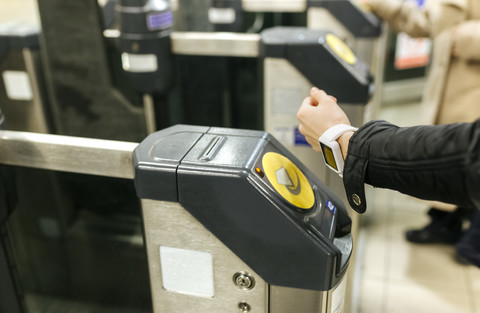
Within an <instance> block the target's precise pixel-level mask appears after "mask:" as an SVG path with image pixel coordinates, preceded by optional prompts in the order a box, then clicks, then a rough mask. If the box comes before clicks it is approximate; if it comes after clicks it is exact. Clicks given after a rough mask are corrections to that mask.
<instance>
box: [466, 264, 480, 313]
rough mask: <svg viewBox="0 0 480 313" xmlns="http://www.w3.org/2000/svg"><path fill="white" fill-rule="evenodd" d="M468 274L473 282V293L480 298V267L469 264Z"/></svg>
mask: <svg viewBox="0 0 480 313" xmlns="http://www.w3.org/2000/svg"><path fill="white" fill-rule="evenodd" d="M467 275H468V279H469V281H470V284H471V291H472V293H473V294H474V295H475V296H478V298H479V299H480V268H478V267H476V266H473V265H470V266H468V269H467ZM479 309H480V303H479Z"/></svg>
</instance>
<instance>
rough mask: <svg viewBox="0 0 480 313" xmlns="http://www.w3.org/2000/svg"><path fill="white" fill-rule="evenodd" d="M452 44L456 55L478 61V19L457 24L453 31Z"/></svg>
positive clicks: (479, 56) (479, 55) (479, 39)
mask: <svg viewBox="0 0 480 313" xmlns="http://www.w3.org/2000/svg"><path fill="white" fill-rule="evenodd" d="M453 45H454V48H453V49H454V51H453V54H454V55H455V56H456V57H458V58H462V59H466V60H472V61H480V20H470V21H466V22H463V23H461V24H459V25H458V26H457V27H456V28H455V30H454V33H453Z"/></svg>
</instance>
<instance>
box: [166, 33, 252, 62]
mask: <svg viewBox="0 0 480 313" xmlns="http://www.w3.org/2000/svg"><path fill="white" fill-rule="evenodd" d="M170 38H171V41H172V52H173V53H175V54H186V55H210V56H230V57H249V58H254V57H258V56H259V53H260V52H259V50H260V48H259V43H260V35H259V34H239V33H218V32H216V33H207V32H173V33H172V34H171V35H170Z"/></svg>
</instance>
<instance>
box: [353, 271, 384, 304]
mask: <svg viewBox="0 0 480 313" xmlns="http://www.w3.org/2000/svg"><path fill="white" fill-rule="evenodd" d="M385 287H386V286H385V282H384V280H383V279H378V278H376V277H369V276H368V275H367V276H365V277H364V278H363V281H362V285H361V292H360V295H359V297H360V301H359V304H358V305H359V307H358V311H357V312H358V313H385V310H384V305H385V302H384V301H385V299H386V297H385V295H386V292H387V289H386V288H385Z"/></svg>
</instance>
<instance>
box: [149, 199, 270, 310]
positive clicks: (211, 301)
mask: <svg viewBox="0 0 480 313" xmlns="http://www.w3.org/2000/svg"><path fill="white" fill-rule="evenodd" d="M142 213H143V220H144V230H145V240H146V246H147V256H148V266H149V271H150V284H151V288H152V298H153V308H154V312H155V313H160V312H162V313H173V312H175V313H193V312H195V313H197V312H232V313H237V312H242V310H241V308H240V307H241V306H246V305H248V307H249V309H250V311H248V312H251V313H257V312H258V313H260V312H267V310H268V309H267V303H268V302H267V299H268V295H267V292H268V285H267V284H266V282H265V281H263V280H262V279H261V278H260V276H258V275H257V274H256V273H255V272H254V271H253V270H252V269H251V268H250V267H248V266H247V265H246V264H245V263H243V262H242V260H240V259H239V258H238V257H237V256H236V255H235V254H234V253H233V252H232V251H230V250H229V249H228V248H227V247H226V246H225V245H224V244H223V243H222V242H220V240H218V239H217V238H216V237H215V236H214V235H213V234H212V233H210V231H208V230H207V229H206V228H205V227H204V226H203V225H202V224H200V223H199V222H198V221H197V220H196V219H195V218H194V217H193V216H192V215H190V213H188V212H187V211H186V210H185V209H184V208H183V207H182V206H181V205H180V204H179V203H176V202H166V201H154V200H145V199H143V200H142ZM160 246H164V247H172V248H180V249H187V250H194V251H201V252H207V253H210V254H211V255H212V258H213V277H214V289H215V295H214V296H213V297H212V298H207V297H199V296H193V295H187V294H182V293H176V292H172V291H168V290H166V289H165V288H164V286H163V283H162V264H161V262H160V252H159V247H160ZM238 272H246V273H249V274H250V275H251V276H252V277H253V279H255V286H254V287H253V289H250V290H244V289H242V288H239V287H238V286H236V285H235V283H234V279H233V278H234V275H235V274H236V273H238ZM245 312H247V311H245Z"/></svg>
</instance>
